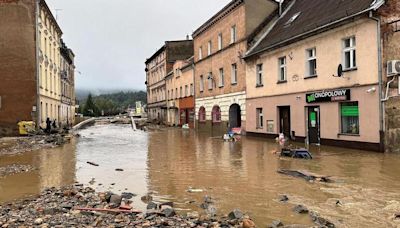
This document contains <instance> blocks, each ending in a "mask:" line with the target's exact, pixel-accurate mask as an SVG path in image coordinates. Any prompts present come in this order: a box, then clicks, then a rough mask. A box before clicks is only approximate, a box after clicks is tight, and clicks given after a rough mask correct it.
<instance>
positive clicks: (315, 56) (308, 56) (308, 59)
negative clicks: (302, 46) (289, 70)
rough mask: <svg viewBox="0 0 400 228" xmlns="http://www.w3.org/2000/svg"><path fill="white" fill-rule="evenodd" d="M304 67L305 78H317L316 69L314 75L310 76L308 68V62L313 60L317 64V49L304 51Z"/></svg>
mask: <svg viewBox="0 0 400 228" xmlns="http://www.w3.org/2000/svg"><path fill="white" fill-rule="evenodd" d="M310 51H311V52H312V56H310V55H309V54H310ZM306 59H307V61H306V66H307V68H306V69H307V74H306V77H312V76H317V75H318V73H317V69H315V74H310V72H311V68H310V62H311V61H312V60H315V63H316V62H317V48H315V47H313V48H309V49H307V50H306Z"/></svg>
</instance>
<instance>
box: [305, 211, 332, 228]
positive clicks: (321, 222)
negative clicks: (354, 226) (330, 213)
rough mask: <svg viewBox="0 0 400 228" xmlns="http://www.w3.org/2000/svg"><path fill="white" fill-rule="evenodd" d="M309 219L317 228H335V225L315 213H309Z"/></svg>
mask: <svg viewBox="0 0 400 228" xmlns="http://www.w3.org/2000/svg"><path fill="white" fill-rule="evenodd" d="M310 217H311V219H312V220H313V222H314V223H315V224H317V225H318V226H319V227H324V228H335V227H336V226H335V224H333V223H332V222H330V221H329V220H327V219H325V218H323V217H321V216H320V215H319V214H318V213H317V212H314V211H311V212H310Z"/></svg>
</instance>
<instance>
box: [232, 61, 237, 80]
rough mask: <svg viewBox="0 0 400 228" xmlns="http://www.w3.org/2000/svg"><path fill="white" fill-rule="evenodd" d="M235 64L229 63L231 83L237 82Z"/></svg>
mask: <svg viewBox="0 0 400 228" xmlns="http://www.w3.org/2000/svg"><path fill="white" fill-rule="evenodd" d="M237 79H238V78H237V64H236V63H234V64H232V65H231V84H232V85H234V84H237Z"/></svg>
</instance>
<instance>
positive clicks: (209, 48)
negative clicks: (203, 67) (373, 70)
mask: <svg viewBox="0 0 400 228" xmlns="http://www.w3.org/2000/svg"><path fill="white" fill-rule="evenodd" d="M207 47H208V48H207V54H208V55H211V48H212V43H211V41H208V46H207Z"/></svg>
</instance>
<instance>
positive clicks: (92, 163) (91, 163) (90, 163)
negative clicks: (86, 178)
mask: <svg viewBox="0 0 400 228" xmlns="http://www.w3.org/2000/svg"><path fill="white" fill-rule="evenodd" d="M86 163H88V164H89V165H93V166H99V164H96V163H94V162H90V161H88V162H86Z"/></svg>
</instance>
